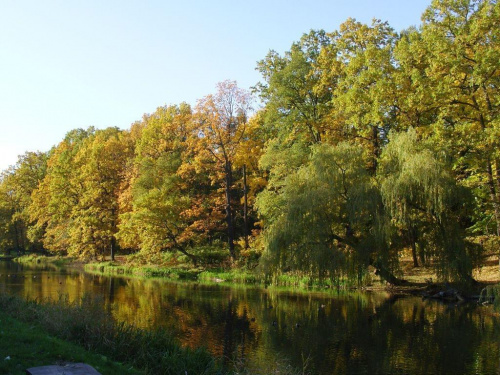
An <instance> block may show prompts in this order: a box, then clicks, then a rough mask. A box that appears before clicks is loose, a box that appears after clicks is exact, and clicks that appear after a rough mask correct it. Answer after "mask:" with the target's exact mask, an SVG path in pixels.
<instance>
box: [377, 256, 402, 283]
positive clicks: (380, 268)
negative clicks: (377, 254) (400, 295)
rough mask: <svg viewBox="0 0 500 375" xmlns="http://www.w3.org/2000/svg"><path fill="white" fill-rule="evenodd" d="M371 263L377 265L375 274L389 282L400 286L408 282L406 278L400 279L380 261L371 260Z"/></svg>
mask: <svg viewBox="0 0 500 375" xmlns="http://www.w3.org/2000/svg"><path fill="white" fill-rule="evenodd" d="M370 265H371V266H373V267H375V275H378V276H380V277H381V278H382V279H384V280H385V281H387V282H388V283H389V284H392V285H396V286H399V285H404V284H407V283H408V282H407V281H406V280H403V279H398V278H397V277H396V276H394V274H393V273H392V272H391V271H389V270H388V269H387V268H386V267H385V266H384V265H382V264H381V263H380V262H378V261H376V262H374V261H372V260H370Z"/></svg>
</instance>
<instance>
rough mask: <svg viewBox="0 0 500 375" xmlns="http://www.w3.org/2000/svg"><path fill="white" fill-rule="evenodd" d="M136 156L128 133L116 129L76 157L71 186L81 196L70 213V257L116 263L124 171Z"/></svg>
mask: <svg viewBox="0 0 500 375" xmlns="http://www.w3.org/2000/svg"><path fill="white" fill-rule="evenodd" d="M132 155H133V144H132V142H131V139H130V137H129V133H128V132H124V131H121V130H119V129H117V128H108V129H105V130H98V131H96V132H95V134H94V135H92V136H90V137H88V138H87V139H86V140H85V141H84V142H83V144H82V147H81V148H80V149H79V150H78V153H77V154H76V155H75V163H76V165H78V166H80V168H79V169H78V171H77V174H76V175H75V176H73V180H72V183H73V184H74V185H76V186H80V188H81V196H80V199H79V200H78V202H77V204H75V205H74V206H73V207H72V210H71V215H70V217H71V219H72V220H71V226H70V229H69V236H70V246H69V248H68V253H70V254H71V255H75V256H78V257H85V258H96V257H97V256H104V255H105V254H106V253H109V254H110V256H111V259H114V254H115V249H116V232H117V230H118V229H117V226H118V215H119V211H118V197H119V195H120V188H121V187H122V181H123V179H124V173H125V167H126V166H127V162H128V160H129V159H130V158H131V157H132Z"/></svg>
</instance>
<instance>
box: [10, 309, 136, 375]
mask: <svg viewBox="0 0 500 375" xmlns="http://www.w3.org/2000/svg"><path fill="white" fill-rule="evenodd" d="M0 325H1V327H2V328H1V336H0V337H1V339H0V373H1V374H12V375H21V374H23V375H24V374H25V373H26V372H25V370H26V369H28V368H30V367H38V366H47V365H54V364H63V363H66V362H84V363H87V364H89V365H91V366H93V367H94V368H95V369H96V370H97V371H99V372H101V373H102V374H109V375H115V374H116V375H121V374H144V372H143V371H138V370H135V369H133V368H131V367H130V366H126V365H124V364H120V363H118V362H115V361H112V360H109V359H108V358H107V357H105V356H102V355H99V354H96V353H91V352H89V351H88V350H85V349H84V348H83V347H81V346H79V345H76V344H73V343H70V342H67V341H64V340H61V339H59V338H56V337H53V336H50V335H48V334H47V332H46V331H45V330H44V329H43V328H42V327H41V326H40V325H38V324H35V323H34V322H30V323H25V322H21V321H19V320H17V319H15V318H13V317H12V316H10V315H9V314H8V313H6V312H4V311H0Z"/></svg>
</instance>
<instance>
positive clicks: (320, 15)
mask: <svg viewBox="0 0 500 375" xmlns="http://www.w3.org/2000/svg"><path fill="white" fill-rule="evenodd" d="M429 4H430V0H329V1H327V0H319V1H314V0H310V1H305V0H301V1H298V0H254V1H241V0H212V1H207V0H205V1H203V0H183V1H175V2H174V1H170V0H163V1H160V0H155V1H153V0H136V1H133V0H116V1H115V0H85V1H78V0H44V1H40V0H30V1H27V0H26V1H25V0H0V170H4V169H6V168H7V167H8V166H9V165H14V164H15V163H16V161H17V158H18V155H21V154H24V153H25V152H27V151H37V150H38V151H48V150H49V149H50V148H51V147H52V146H54V145H56V144H58V143H59V142H60V141H61V140H62V139H63V138H64V136H65V134H66V133H67V132H68V131H70V130H72V129H75V128H87V127H89V126H95V127H96V128H100V129H102V128H106V127H108V126H117V127H119V128H121V129H128V128H129V127H130V125H131V124H132V123H133V122H135V121H137V120H140V119H141V118H142V116H143V114H145V113H152V112H154V111H155V110H156V108H158V107H160V106H163V105H167V104H179V103H182V102H187V103H189V104H192V105H194V104H196V101H197V100H198V99H201V98H203V97H204V96H206V95H208V94H211V93H213V92H215V86H216V84H217V83H218V82H221V81H224V80H226V79H230V80H235V81H237V82H238V85H239V87H241V88H246V89H248V88H250V87H251V86H253V85H255V84H256V83H257V82H258V81H259V80H260V76H259V73H258V72H257V71H256V70H255V67H256V63H257V61H259V60H261V59H263V58H264V57H265V56H266V54H267V53H268V52H269V50H271V49H272V50H275V51H277V52H279V53H283V52H284V51H286V50H288V49H289V48H290V46H291V44H292V43H293V42H294V41H296V40H298V39H300V37H301V35H302V34H304V33H307V32H309V30H311V29H316V30H317V29H323V30H325V31H327V32H331V31H334V30H337V29H338V28H339V25H340V24H341V23H342V22H344V21H345V20H346V19H347V18H349V17H352V18H355V19H357V20H358V21H361V22H364V23H370V22H371V20H372V19H373V18H377V19H381V20H383V21H388V22H389V24H390V25H391V26H392V27H393V28H394V29H395V30H396V31H401V30H403V29H406V28H408V27H409V26H418V25H419V24H420V17H421V14H422V13H423V11H424V10H425V9H426V8H427V6H428V5H429Z"/></svg>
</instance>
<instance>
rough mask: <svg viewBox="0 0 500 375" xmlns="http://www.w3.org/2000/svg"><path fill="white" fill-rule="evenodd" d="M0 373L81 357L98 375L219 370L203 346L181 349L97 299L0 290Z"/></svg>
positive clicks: (21, 371)
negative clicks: (31, 296) (118, 317)
mask: <svg viewBox="0 0 500 375" xmlns="http://www.w3.org/2000/svg"><path fill="white" fill-rule="evenodd" d="M0 311H1V313H0V321H1V323H2V324H1V325H2V331H1V338H2V339H1V340H0V353H1V354H2V355H3V357H2V358H1V361H0V373H3V374H9V373H12V374H24V370H25V369H26V368H28V367H33V366H42V365H50V364H57V363H64V362H85V363H88V364H90V365H91V366H93V367H95V368H96V369H97V370H98V371H100V372H102V373H103V374H117V375H118V374H152V375H153V374H154V375H156V374H184V373H188V374H207V375H208V374H223V373H225V372H224V371H223V369H222V367H221V366H220V365H219V364H218V362H217V361H216V360H215V359H214V358H213V357H212V356H211V355H210V354H209V353H208V352H207V351H206V350H204V349H198V350H192V349H189V348H182V347H181V346H180V345H179V344H178V343H177V342H176V341H175V340H174V339H173V338H171V337H170V336H169V335H168V333H166V332H165V331H161V330H157V331H143V330H139V329H136V328H133V327H130V326H127V325H124V324H119V323H115V322H114V320H113V319H112V318H111V316H109V315H108V314H106V313H105V312H104V311H103V310H102V307H101V306H100V305H99V303H98V301H96V300H94V299H92V298H91V297H84V298H83V299H82V300H81V301H78V302H74V303H70V302H68V301H67V300H66V299H64V298H61V299H59V300H58V301H48V300H47V301H43V302H40V301H33V300H32V301H26V300H24V299H22V298H19V297H13V296H9V295H6V294H0Z"/></svg>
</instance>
